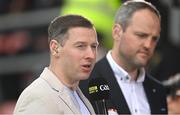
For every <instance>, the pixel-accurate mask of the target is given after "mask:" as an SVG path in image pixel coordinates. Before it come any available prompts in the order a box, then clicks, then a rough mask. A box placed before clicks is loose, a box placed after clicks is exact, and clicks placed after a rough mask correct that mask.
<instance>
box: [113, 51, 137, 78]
mask: <svg viewBox="0 0 180 115" xmlns="http://www.w3.org/2000/svg"><path fill="white" fill-rule="evenodd" d="M115 53H116V52H114V51H112V53H111V55H112V58H113V59H114V61H115V62H116V63H117V64H118V65H119V66H120V67H122V68H123V69H124V70H125V71H126V72H127V73H128V74H129V75H130V76H131V79H132V80H137V76H138V69H137V68H136V67H132V66H130V64H128V63H126V61H125V60H123V59H122V58H121V57H120V56H119V55H116V54H115Z"/></svg>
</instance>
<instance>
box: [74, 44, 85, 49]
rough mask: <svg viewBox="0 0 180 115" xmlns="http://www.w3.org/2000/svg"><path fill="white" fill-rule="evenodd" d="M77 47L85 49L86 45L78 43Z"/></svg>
mask: <svg viewBox="0 0 180 115" xmlns="http://www.w3.org/2000/svg"><path fill="white" fill-rule="evenodd" d="M76 47H77V48H78V49H85V48H86V45H85V44H77V45H76Z"/></svg>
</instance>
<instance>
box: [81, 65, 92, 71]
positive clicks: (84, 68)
mask: <svg viewBox="0 0 180 115" xmlns="http://www.w3.org/2000/svg"><path fill="white" fill-rule="evenodd" d="M82 70H83V72H86V73H87V72H88V73H89V72H90V71H91V70H92V64H84V65H82Z"/></svg>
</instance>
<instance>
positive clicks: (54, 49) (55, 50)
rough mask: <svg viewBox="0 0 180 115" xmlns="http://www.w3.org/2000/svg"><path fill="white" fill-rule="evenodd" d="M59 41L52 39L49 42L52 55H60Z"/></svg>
mask: <svg viewBox="0 0 180 115" xmlns="http://www.w3.org/2000/svg"><path fill="white" fill-rule="evenodd" d="M59 46H60V45H59V43H58V42H57V41H56V40H51V41H50V43H49V48H50V52H51V55H54V56H58V53H59Z"/></svg>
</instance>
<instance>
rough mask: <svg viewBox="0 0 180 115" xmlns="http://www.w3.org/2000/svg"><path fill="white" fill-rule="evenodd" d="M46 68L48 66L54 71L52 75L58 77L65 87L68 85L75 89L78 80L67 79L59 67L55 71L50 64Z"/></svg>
mask: <svg viewBox="0 0 180 115" xmlns="http://www.w3.org/2000/svg"><path fill="white" fill-rule="evenodd" d="M48 68H49V70H51V71H52V72H53V73H54V75H55V76H56V77H57V78H58V79H59V81H61V82H62V83H63V84H64V85H65V86H66V87H68V88H69V89H71V90H76V89H77V87H78V85H79V81H75V80H72V79H67V78H68V77H66V76H64V75H63V74H62V72H61V71H60V70H59V69H58V71H57V70H56V68H54V67H53V66H51V65H50V66H49V67H48Z"/></svg>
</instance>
